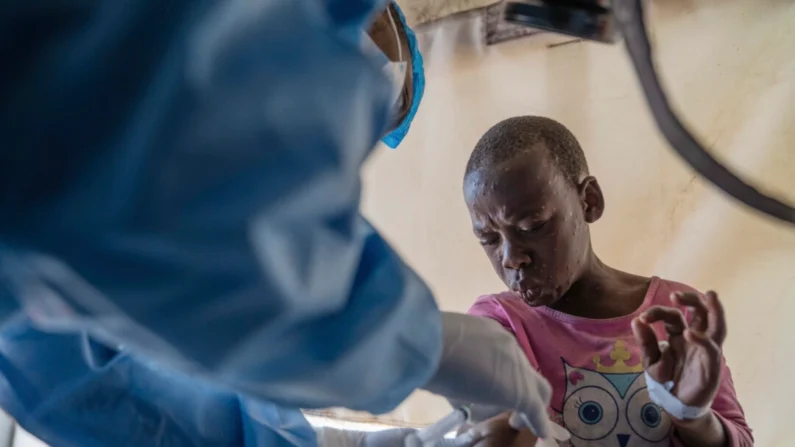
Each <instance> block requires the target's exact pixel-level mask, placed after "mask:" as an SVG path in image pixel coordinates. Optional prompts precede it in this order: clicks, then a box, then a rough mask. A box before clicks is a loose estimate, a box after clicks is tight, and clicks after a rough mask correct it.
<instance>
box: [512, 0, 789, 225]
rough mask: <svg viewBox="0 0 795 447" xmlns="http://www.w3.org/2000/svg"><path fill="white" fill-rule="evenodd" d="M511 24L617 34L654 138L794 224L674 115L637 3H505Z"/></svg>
mask: <svg viewBox="0 0 795 447" xmlns="http://www.w3.org/2000/svg"><path fill="white" fill-rule="evenodd" d="M505 19H506V20H508V21H510V22H512V23H522V24H524V25H527V26H530V27H533V28H540V29H545V30H549V31H554V32H558V33H562V34H568V35H572V36H576V37H581V38H583V39H588V40H596V41H600V42H614V41H615V40H616V37H617V33H616V30H618V31H620V32H621V35H622V36H623V38H624V40H625V42H626V47H627V51H628V52H629V55H630V58H631V59H632V64H633V66H634V67H635V72H636V73H637V75H638V79H639V81H640V84H641V86H642V87H643V92H644V95H645V96H646V102H647V103H648V104H649V108H650V109H651V112H652V114H653V115H654V120H655V121H656V123H657V127H658V128H659V129H660V132H661V133H662V134H663V136H665V138H666V139H667V140H668V143H670V145H671V147H673V149H674V150H675V151H676V153H678V154H679V156H681V157H682V158H683V159H684V160H685V162H687V163H688V164H689V165H690V166H691V167H692V168H693V169H694V170H695V171H696V172H697V173H698V174H699V175H701V176H702V177H704V178H705V179H707V180H708V181H709V182H711V183H712V184H714V185H715V186H717V187H718V188H720V189H721V190H723V191H724V192H725V193H727V194H728V195H730V196H732V197H734V198H735V199H737V200H738V201H740V202H742V203H743V204H745V205H747V206H749V207H750V208H753V209H755V210H757V211H759V212H761V213H764V214H766V215H768V216H771V217H773V218H775V219H778V220H780V221H783V222H787V223H790V224H795V208H793V207H792V205H790V204H787V203H784V202H782V201H780V200H778V199H776V198H775V197H771V196H768V195H765V194H763V193H761V192H760V191H758V190H757V189H756V188H754V187H753V186H752V185H750V184H748V183H746V182H745V181H743V180H742V179H740V178H739V177H738V176H737V175H736V174H735V173H733V172H732V171H730V170H729V169H727V168H726V167H725V166H723V165H722V164H721V163H720V162H718V161H717V160H716V159H715V158H714V157H713V156H712V155H711V154H710V153H709V152H708V151H707V150H706V149H704V146H703V145H702V144H701V143H699V142H698V140H697V139H696V138H695V137H694V136H693V135H692V134H691V133H690V132H689V131H688V130H687V128H686V127H685V125H684V124H683V123H682V122H681V121H680V120H679V118H678V117H677V116H676V114H675V113H674V111H673V109H672V107H671V104H670V103H669V102H668V98H667V96H666V94H665V91H664V90H663V88H662V86H661V85H660V80H659V78H658V77H657V72H656V70H655V69H654V60H653V52H652V48H651V43H650V42H649V36H648V34H647V33H646V25H645V20H644V15H643V0H612V1H611V2H610V1H608V0H591V1H586V0H579V1H577V0H525V1H521V2H519V1H513V2H507V3H506V8H505Z"/></svg>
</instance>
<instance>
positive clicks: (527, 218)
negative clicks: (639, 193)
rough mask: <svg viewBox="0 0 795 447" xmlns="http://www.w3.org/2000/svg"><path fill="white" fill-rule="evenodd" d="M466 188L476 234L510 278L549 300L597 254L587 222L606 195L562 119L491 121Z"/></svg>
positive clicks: (541, 300) (533, 301)
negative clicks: (491, 123) (603, 195)
mask: <svg viewBox="0 0 795 447" xmlns="http://www.w3.org/2000/svg"><path fill="white" fill-rule="evenodd" d="M464 196H465V199H466V203H467V207H468V208H469V213H470V217H471V218H472V226H473V229H474V231H475V235H476V236H477V237H478V239H479V240H480V242H481V244H482V245H483V248H484V249H485V251H486V255H487V256H488V257H489V259H490V260H491V264H492V266H493V267H494V270H495V271H496V272H497V274H498V275H499V276H500V278H502V280H503V282H505V285H507V286H508V287H510V288H511V289H512V290H515V291H518V292H520V293H521V295H522V298H523V299H524V300H525V302H527V303H528V304H530V305H531V306H542V305H543V306H549V305H552V304H553V303H554V302H555V301H557V300H558V299H560V297H561V296H563V294H564V293H565V292H566V291H567V290H568V289H569V288H570V287H571V286H572V284H573V283H574V282H575V281H577V279H578V278H579V277H580V276H581V275H582V272H583V271H584V269H585V268H587V266H588V263H589V262H591V260H592V259H593V257H592V252H591V241H590V233H589V229H588V224H590V223H592V222H595V221H596V220H597V219H599V218H600V217H601V216H602V212H603V210H604V199H603V197H602V191H601V189H600V188H599V184H598V183H597V182H596V179H595V178H593V177H591V176H590V175H589V174H588V164H587V162H586V160H585V154H584V153H583V151H582V148H580V145H579V143H578V142H577V139H576V138H575V137H574V135H572V133H571V132H570V131H569V130H568V129H566V128H565V127H564V126H563V125H562V124H560V123H558V122H556V121H553V120H551V119H549V118H542V117H535V116H523V117H516V118H510V119H507V120H505V121H502V122H500V123H498V124H497V125H495V126H494V127H492V128H491V129H489V131H488V132H486V134H485V135H483V137H482V138H481V139H480V141H479V142H478V144H477V146H475V149H474V150H473V151H472V155H470V158H469V163H468V164H467V169H466V174H465V176H464Z"/></svg>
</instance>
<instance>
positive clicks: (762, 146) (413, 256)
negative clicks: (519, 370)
mask: <svg viewBox="0 0 795 447" xmlns="http://www.w3.org/2000/svg"><path fill="white" fill-rule="evenodd" d="M654 6H655V10H654V11H653V20H652V22H653V24H654V28H655V40H656V42H657V46H658V50H659V51H658V61H659V65H660V66H661V69H662V72H663V75H664V78H665V81H666V82H665V83H666V85H667V86H668V88H669V91H670V92H671V94H672V96H673V99H674V100H675V102H676V104H677V105H678V107H679V108H680V109H681V110H682V111H683V112H684V113H683V114H684V116H685V117H686V118H687V120H688V121H689V123H690V124H691V125H692V128H693V129H694V130H695V131H696V132H697V133H698V134H699V135H700V136H701V137H702V139H703V141H704V142H705V143H707V144H709V145H710V146H711V147H712V148H713V149H712V150H713V151H714V152H715V153H717V154H719V155H720V157H721V158H722V159H724V160H727V161H728V162H729V163H730V164H731V165H733V166H735V167H737V168H738V169H739V170H740V171H742V172H743V173H747V174H749V175H752V176H753V178H755V179H757V180H758V181H760V182H763V183H764V185H765V186H766V187H768V188H769V189H770V190H773V191H776V192H777V193H780V194H784V195H786V196H787V197H788V199H789V200H791V201H795V2H792V1H791V0H680V1H677V0H670V1H667V2H664V1H662V0H659V1H658V2H657V4H655V5H654ZM478 25H479V24H478V20H477V19H476V18H471V17H470V18H459V19H457V20H453V21H450V20H448V21H446V22H443V23H442V24H441V25H436V27H435V28H426V29H425V30H424V31H423V32H422V40H423V42H424V44H425V48H424V50H425V54H426V63H427V77H428V80H427V84H428V85H427V91H426V96H425V102H424V104H423V107H422V108H421V112H420V113H419V115H418V117H417V121H416V122H415V124H414V126H413V129H412V132H411V133H410V135H409V137H408V138H407V139H406V141H405V143H404V144H403V146H402V147H401V148H400V149H399V150H398V151H387V150H386V149H383V150H379V151H377V155H376V156H375V157H374V159H373V160H372V161H371V163H370V165H369V169H368V171H367V173H366V175H365V182H366V188H365V196H366V197H365V205H366V210H367V212H368V214H369V215H370V216H371V218H372V219H373V221H374V222H375V224H376V225H377V226H378V227H380V228H381V229H382V230H383V232H384V233H385V234H386V235H387V237H388V238H389V239H391V241H392V242H393V243H394V244H395V245H396V247H397V248H398V249H399V250H400V251H401V252H402V254H404V255H405V257H406V259H408V260H409V261H410V263H411V264H412V265H413V266H414V267H415V268H416V269H417V271H418V272H419V273H420V274H421V275H422V276H423V277H424V278H425V279H426V280H427V281H428V283H429V284H430V285H431V286H432V288H433V290H434V291H435V293H436V295H437V297H438V300H439V302H440V304H441V306H442V307H443V308H445V309H451V310H462V311H463V310H465V309H467V308H468V306H469V305H470V304H471V303H472V302H473V301H474V300H475V298H476V297H477V296H478V295H479V294H483V293H487V292H493V291H497V290H500V289H501V284H500V283H499V281H498V280H497V279H496V277H495V275H494V274H493V273H492V271H491V268H490V266H489V265H488V263H487V261H486V259H485V257H484V256H483V255H482V253H481V251H480V247H479V246H478V245H477V243H476V241H475V239H474V238H473V237H472V235H471V230H470V228H469V223H468V216H467V213H466V210H465V208H464V205H463V203H462V197H461V191H460V183H461V177H462V173H463V169H464V165H465V163H466V159H467V157H468V155H469V151H470V150H471V149H472V147H473V145H474V144H475V142H476V141H477V139H478V138H479V137H480V135H481V134H482V133H483V132H484V131H485V130H486V129H487V128H488V127H489V126H491V125H492V124H494V123H496V122H497V121H499V120H500V119H503V118H506V117H509V116H513V115H520V114H538V115H546V116H550V117H552V118H555V119H558V120H560V121H562V122H563V123H564V124H566V125H567V126H568V127H570V128H571V129H572V131H573V132H574V133H575V134H576V135H577V137H578V138H579V139H580V141H581V143H582V145H583V147H584V148H585V151H586V153H587V156H588V159H589V162H590V164H591V169H592V172H593V173H594V174H595V175H596V176H597V178H598V179H599V180H600V182H601V184H602V187H603V189H604V192H605V194H606V198H607V211H606V214H605V216H604V218H603V219H602V220H601V221H600V222H598V223H597V224H596V225H594V226H593V227H592V233H593V238H594V244H595V247H596V250H597V252H598V253H599V254H600V255H601V256H602V257H603V258H604V260H605V261H607V262H608V263H610V264H612V265H613V266H616V267H619V268H622V269H626V270H629V271H632V272H636V273H641V274H646V275H652V274H656V275H661V276H664V277H667V278H669V279H676V280H679V281H683V282H687V283H690V284H692V285H694V286H696V287H698V288H701V289H706V288H715V289H717V290H718V291H720V292H721V293H722V297H723V299H724V300H725V302H726V305H727V308H728V315H729V322H730V326H729V340H728V342H727V345H726V348H725V354H726V356H727V358H728V360H729V364H730V366H731V367H732V370H733V372H734V376H735V382H736V386H737V390H738V392H739V394H740V398H741V401H742V403H743V404H744V406H745V409H746V412H747V415H748V419H749V421H750V423H751V425H752V426H753V428H754V429H755V430H756V436H757V441H758V443H757V445H760V446H774V445H782V446H791V445H795V432H793V430H792V418H793V417H795V384H792V382H791V381H790V380H788V379H787V378H789V377H793V376H795V336H793V334H792V330H791V329H790V328H791V327H792V321H793V319H795V227H793V228H785V227H782V226H780V225H778V224H775V223H773V222H770V221H768V220H766V219H763V218H759V217H758V216H756V215H753V214H750V213H748V212H747V211H746V210H745V209H744V208H742V207H739V206H737V205H736V204H735V203H734V202H732V201H731V200H728V199H727V198H726V197H724V196H723V195H722V194H721V193H719V192H716V191H715V190H714V189H712V187H710V186H708V185H705V184H704V183H703V182H702V181H701V180H700V179H697V178H695V177H694V176H693V174H692V173H691V172H690V170H689V169H687V168H686V167H685V166H684V165H683V164H682V163H681V162H680V161H679V160H678V159H677V158H676V157H675V156H674V154H673V153H672V151H671V150H670V149H669V148H668V147H667V146H666V144H665V143H664V142H663V141H662V139H661V137H660V136H659V135H658V133H657V131H656V130H655V127H654V124H653V122H652V120H651V118H650V115H649V113H648V111H647V109H646V105H645V103H644V101H643V100H642V99H641V97H640V93H639V90H638V88H637V85H636V80H635V78H634V74H633V73H632V72H631V70H630V66H629V62H628V60H627V58H626V56H625V55H624V52H623V47H622V46H620V45H618V46H603V45H598V44H586V43H579V44H572V45H567V46H561V47H557V48H554V49H547V48H546V44H548V43H550V42H554V41H561V39H560V38H556V37H551V36H549V37H543V38H538V39H535V40H534V39H533V38H531V39H528V40H526V41H519V42H514V43H507V44H503V45H499V46H497V47H493V48H488V49H486V48H483V47H482V45H480V44H478V43H477V41H478V38H479V28H478ZM443 411H445V406H444V405H443V404H441V403H440V402H439V401H438V400H429V399H428V398H427V397H424V396H423V397H416V398H414V399H413V400H410V401H409V402H408V403H407V404H406V405H404V407H402V408H401V409H399V410H398V411H397V412H396V413H395V414H394V415H393V416H394V417H397V418H404V419H406V420H409V421H414V422H429V421H432V420H433V419H435V418H437V417H438V416H439V415H440V414H441V412H443Z"/></svg>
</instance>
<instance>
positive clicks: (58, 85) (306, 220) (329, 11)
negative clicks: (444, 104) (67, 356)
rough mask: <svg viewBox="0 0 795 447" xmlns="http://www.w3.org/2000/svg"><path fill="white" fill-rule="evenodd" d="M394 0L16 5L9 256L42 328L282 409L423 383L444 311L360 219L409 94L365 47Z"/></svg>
mask: <svg viewBox="0 0 795 447" xmlns="http://www.w3.org/2000/svg"><path fill="white" fill-rule="evenodd" d="M376 3H380V2H376V1H372V2H324V1H313V0H273V1H268V2H250V1H228V2H215V1H195V0H179V1H172V2H127V1H115V0H114V1H111V0H107V1H102V2H92V3H90V4H86V3H85V2H77V1H74V2H70V1H66V2H63V1H60V2H36V3H35V4H33V3H30V2H21V1H17V2H11V4H9V5H4V7H3V10H2V12H0V20H2V23H3V24H4V25H3V26H2V27H0V29H2V31H0V32H2V33H10V34H11V35H14V36H16V37H15V40H14V41H15V45H14V48H11V47H10V46H5V47H3V48H2V49H0V51H3V54H2V55H3V56H4V58H5V59H6V62H8V63H9V64H8V65H9V66H10V67H11V68H12V71H4V74H3V80H4V82H5V83H4V84H3V85H2V88H3V95H1V96H2V98H3V99H2V103H0V104H1V106H0V107H2V108H1V109H0V116H2V117H3V119H2V120H0V122H1V123H2V124H0V126H2V129H3V131H2V134H3V136H4V141H3V145H2V149H0V153H1V154H2V157H3V158H2V161H3V162H2V163H0V170H2V176H0V178H2V185H3V187H2V195H1V196H0V210H1V211H2V212H1V213H0V214H2V216H3V218H2V220H1V221H0V241H1V243H2V253H1V255H2V258H1V260H2V269H3V281H8V283H9V285H10V287H12V288H13V289H14V295H15V296H16V297H17V298H18V299H20V300H21V304H22V305H24V306H26V308H27V310H28V312H29V314H30V315H31V316H32V317H33V318H35V319H36V321H37V322H38V323H39V324H42V325H44V326H45V327H49V328H53V327H57V328H58V329H59V330H73V331H82V330H89V331H91V333H92V334H94V335H95V336H97V337H99V338H101V339H102V340H103V341H104V342H106V343H108V344H110V345H124V346H125V348H126V349H129V350H131V351H133V352H137V353H139V354H142V355H146V356H147V357H149V358H151V359H154V360H156V361H158V362H161V363H163V364H166V365H170V366H175V367H178V368H182V369H190V368H193V369H194V370H196V371H200V372H202V373H203V374H206V375H208V376H211V377H212V378H214V379H217V380H219V381H222V382H224V383H227V384H230V385H232V386H234V387H235V388H237V389H239V390H242V391H245V392H247V393H250V394H251V395H254V396H257V397H259V398H265V399H269V400H271V401H274V402H289V403H290V404H292V405H300V406H306V407H324V406H331V405H345V406H347V407H351V408H357V409H365V410H370V411H382V410H385V409H388V408H391V407H393V406H394V405H395V404H397V403H398V402H400V401H401V400H402V399H403V398H404V397H405V396H407V395H408V394H409V393H410V392H411V391H412V390H414V389H415V388H416V387H418V386H420V385H422V384H424V383H425V382H426V381H427V380H428V379H429V378H430V376H431V375H432V374H433V373H434V371H435V370H436V367H437V364H438V361H439V357H440V354H441V328H440V319H439V311H438V309H437V308H436V304H435V303H434V300H433V298H432V296H431V293H430V292H429V290H428V289H427V287H426V286H425V285H424V284H423V283H422V281H421V280H420V279H419V278H418V277H417V275H415V274H414V273H413V272H412V271H411V270H410V269H409V268H408V267H407V266H406V265H405V264H404V263H403V262H402V261H401V259H400V258H399V257H398V256H397V255H396V254H395V253H394V251H393V250H392V249H391V248H390V247H389V245H388V244H387V243H386V242H385V241H384V240H383V239H382V238H381V237H380V236H379V235H378V234H377V233H376V232H375V231H374V230H373V228H372V227H371V226H370V225H369V224H367V223H366V222H365V221H364V220H363V219H362V218H361V216H360V215H359V200H360V188H361V183H360V179H359V174H358V173H359V169H360V167H361V165H362V163H363V162H364V160H365V158H366V157H367V155H368V153H369V151H370V150H371V149H372V148H373V147H374V145H375V143H376V141H377V140H378V138H379V137H380V136H381V135H382V134H383V132H384V131H385V130H386V127H387V124H388V119H387V118H388V113H389V112H388V104H387V99H388V91H389V88H388V87H389V86H388V85H387V83H386V81H385V79H383V77H382V75H381V74H380V72H379V71H378V70H377V69H376V68H375V67H374V66H372V65H371V64H369V63H368V61H367V60H366V59H365V58H364V57H363V56H362V54H361V52H360V51H359V49H358V47H357V46H356V45H355V44H353V43H352V42H350V41H349V40H347V37H348V36H350V34H351V33H350V32H349V31H350V28H351V27H353V28H355V27H356V26H357V22H358V23H359V24H363V23H364V21H365V19H366V17H367V16H368V15H369V14H370V13H371V12H372V11H373V10H374V9H375V8H376V7H378V6H380V5H377V4H376ZM362 5H365V6H366V8H362ZM354 8H359V9H358V10H357V9H354ZM6 25H7V26H6ZM34 25H35V26H34ZM15 30H16V31H15ZM15 33H16V34H15ZM9 41H10V40H9ZM17 51H19V53H16V52H17ZM4 304H7V303H4Z"/></svg>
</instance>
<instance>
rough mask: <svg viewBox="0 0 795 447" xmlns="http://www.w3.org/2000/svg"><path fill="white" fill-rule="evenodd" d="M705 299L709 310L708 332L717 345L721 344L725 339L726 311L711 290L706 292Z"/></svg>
mask: <svg viewBox="0 0 795 447" xmlns="http://www.w3.org/2000/svg"><path fill="white" fill-rule="evenodd" d="M705 301H706V306H707V309H708V310H709V312H708V317H707V318H708V322H709V329H708V334H709V336H710V338H712V341H714V342H715V343H717V344H718V346H723V342H724V340H726V313H725V311H724V310H723V304H721V302H720V300H719V299H718V294H717V293H715V292H713V291H709V292H707V296H706V299H705Z"/></svg>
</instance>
